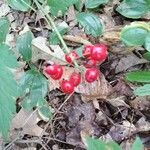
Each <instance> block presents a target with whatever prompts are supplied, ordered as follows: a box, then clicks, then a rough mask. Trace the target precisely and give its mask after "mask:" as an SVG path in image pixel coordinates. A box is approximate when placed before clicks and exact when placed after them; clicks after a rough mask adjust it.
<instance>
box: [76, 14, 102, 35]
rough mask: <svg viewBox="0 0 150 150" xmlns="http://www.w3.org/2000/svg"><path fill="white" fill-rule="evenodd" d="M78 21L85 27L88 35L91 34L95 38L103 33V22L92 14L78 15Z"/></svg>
mask: <svg viewBox="0 0 150 150" xmlns="http://www.w3.org/2000/svg"><path fill="white" fill-rule="evenodd" d="M76 17H77V20H78V22H79V24H80V25H81V26H83V28H84V30H85V33H86V34H91V35H93V36H94V37H97V36H100V35H101V34H102V32H103V24H102V21H101V20H100V19H99V18H98V17H97V16H95V15H94V14H91V13H85V12H82V13H78V14H77V16H76Z"/></svg>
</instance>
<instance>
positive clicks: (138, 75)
mask: <svg viewBox="0 0 150 150" xmlns="http://www.w3.org/2000/svg"><path fill="white" fill-rule="evenodd" d="M126 79H127V80H129V81H132V82H142V83H150V71H135V72H130V73H127V74H126Z"/></svg>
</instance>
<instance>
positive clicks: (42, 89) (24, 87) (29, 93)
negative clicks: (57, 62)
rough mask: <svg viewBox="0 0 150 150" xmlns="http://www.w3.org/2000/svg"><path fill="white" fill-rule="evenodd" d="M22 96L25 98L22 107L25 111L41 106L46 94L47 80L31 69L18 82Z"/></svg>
mask: <svg viewBox="0 0 150 150" xmlns="http://www.w3.org/2000/svg"><path fill="white" fill-rule="evenodd" d="M20 87H21V91H22V95H23V96H24V97H25V98H24V100H23V102H22V106H23V107H24V108H25V109H28V110H30V109H32V108H33V107H35V106H41V105H43V103H44V101H45V99H44V97H45V96H46V93H47V90H48V89H47V88H48V85H47V80H46V79H45V78H44V76H43V75H42V74H41V73H40V72H38V71H36V70H34V69H32V70H29V71H27V72H25V74H24V76H23V77H22V79H21V81H20Z"/></svg>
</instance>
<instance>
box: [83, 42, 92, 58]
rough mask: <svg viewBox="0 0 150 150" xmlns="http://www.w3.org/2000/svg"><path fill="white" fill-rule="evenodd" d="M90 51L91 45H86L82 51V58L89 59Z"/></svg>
mask: <svg viewBox="0 0 150 150" xmlns="http://www.w3.org/2000/svg"><path fill="white" fill-rule="evenodd" d="M92 49H93V45H86V46H85V47H84V48H83V51H82V54H83V56H84V57H85V58H89V57H90V56H91V52H92Z"/></svg>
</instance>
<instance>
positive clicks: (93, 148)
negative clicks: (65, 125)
mask: <svg viewBox="0 0 150 150" xmlns="http://www.w3.org/2000/svg"><path fill="white" fill-rule="evenodd" d="M85 144H86V146H87V150H98V149H99V150H100V149H102V150H106V144H105V143H104V142H103V141H100V140H98V139H93V138H90V137H88V138H86V141H85Z"/></svg>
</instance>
